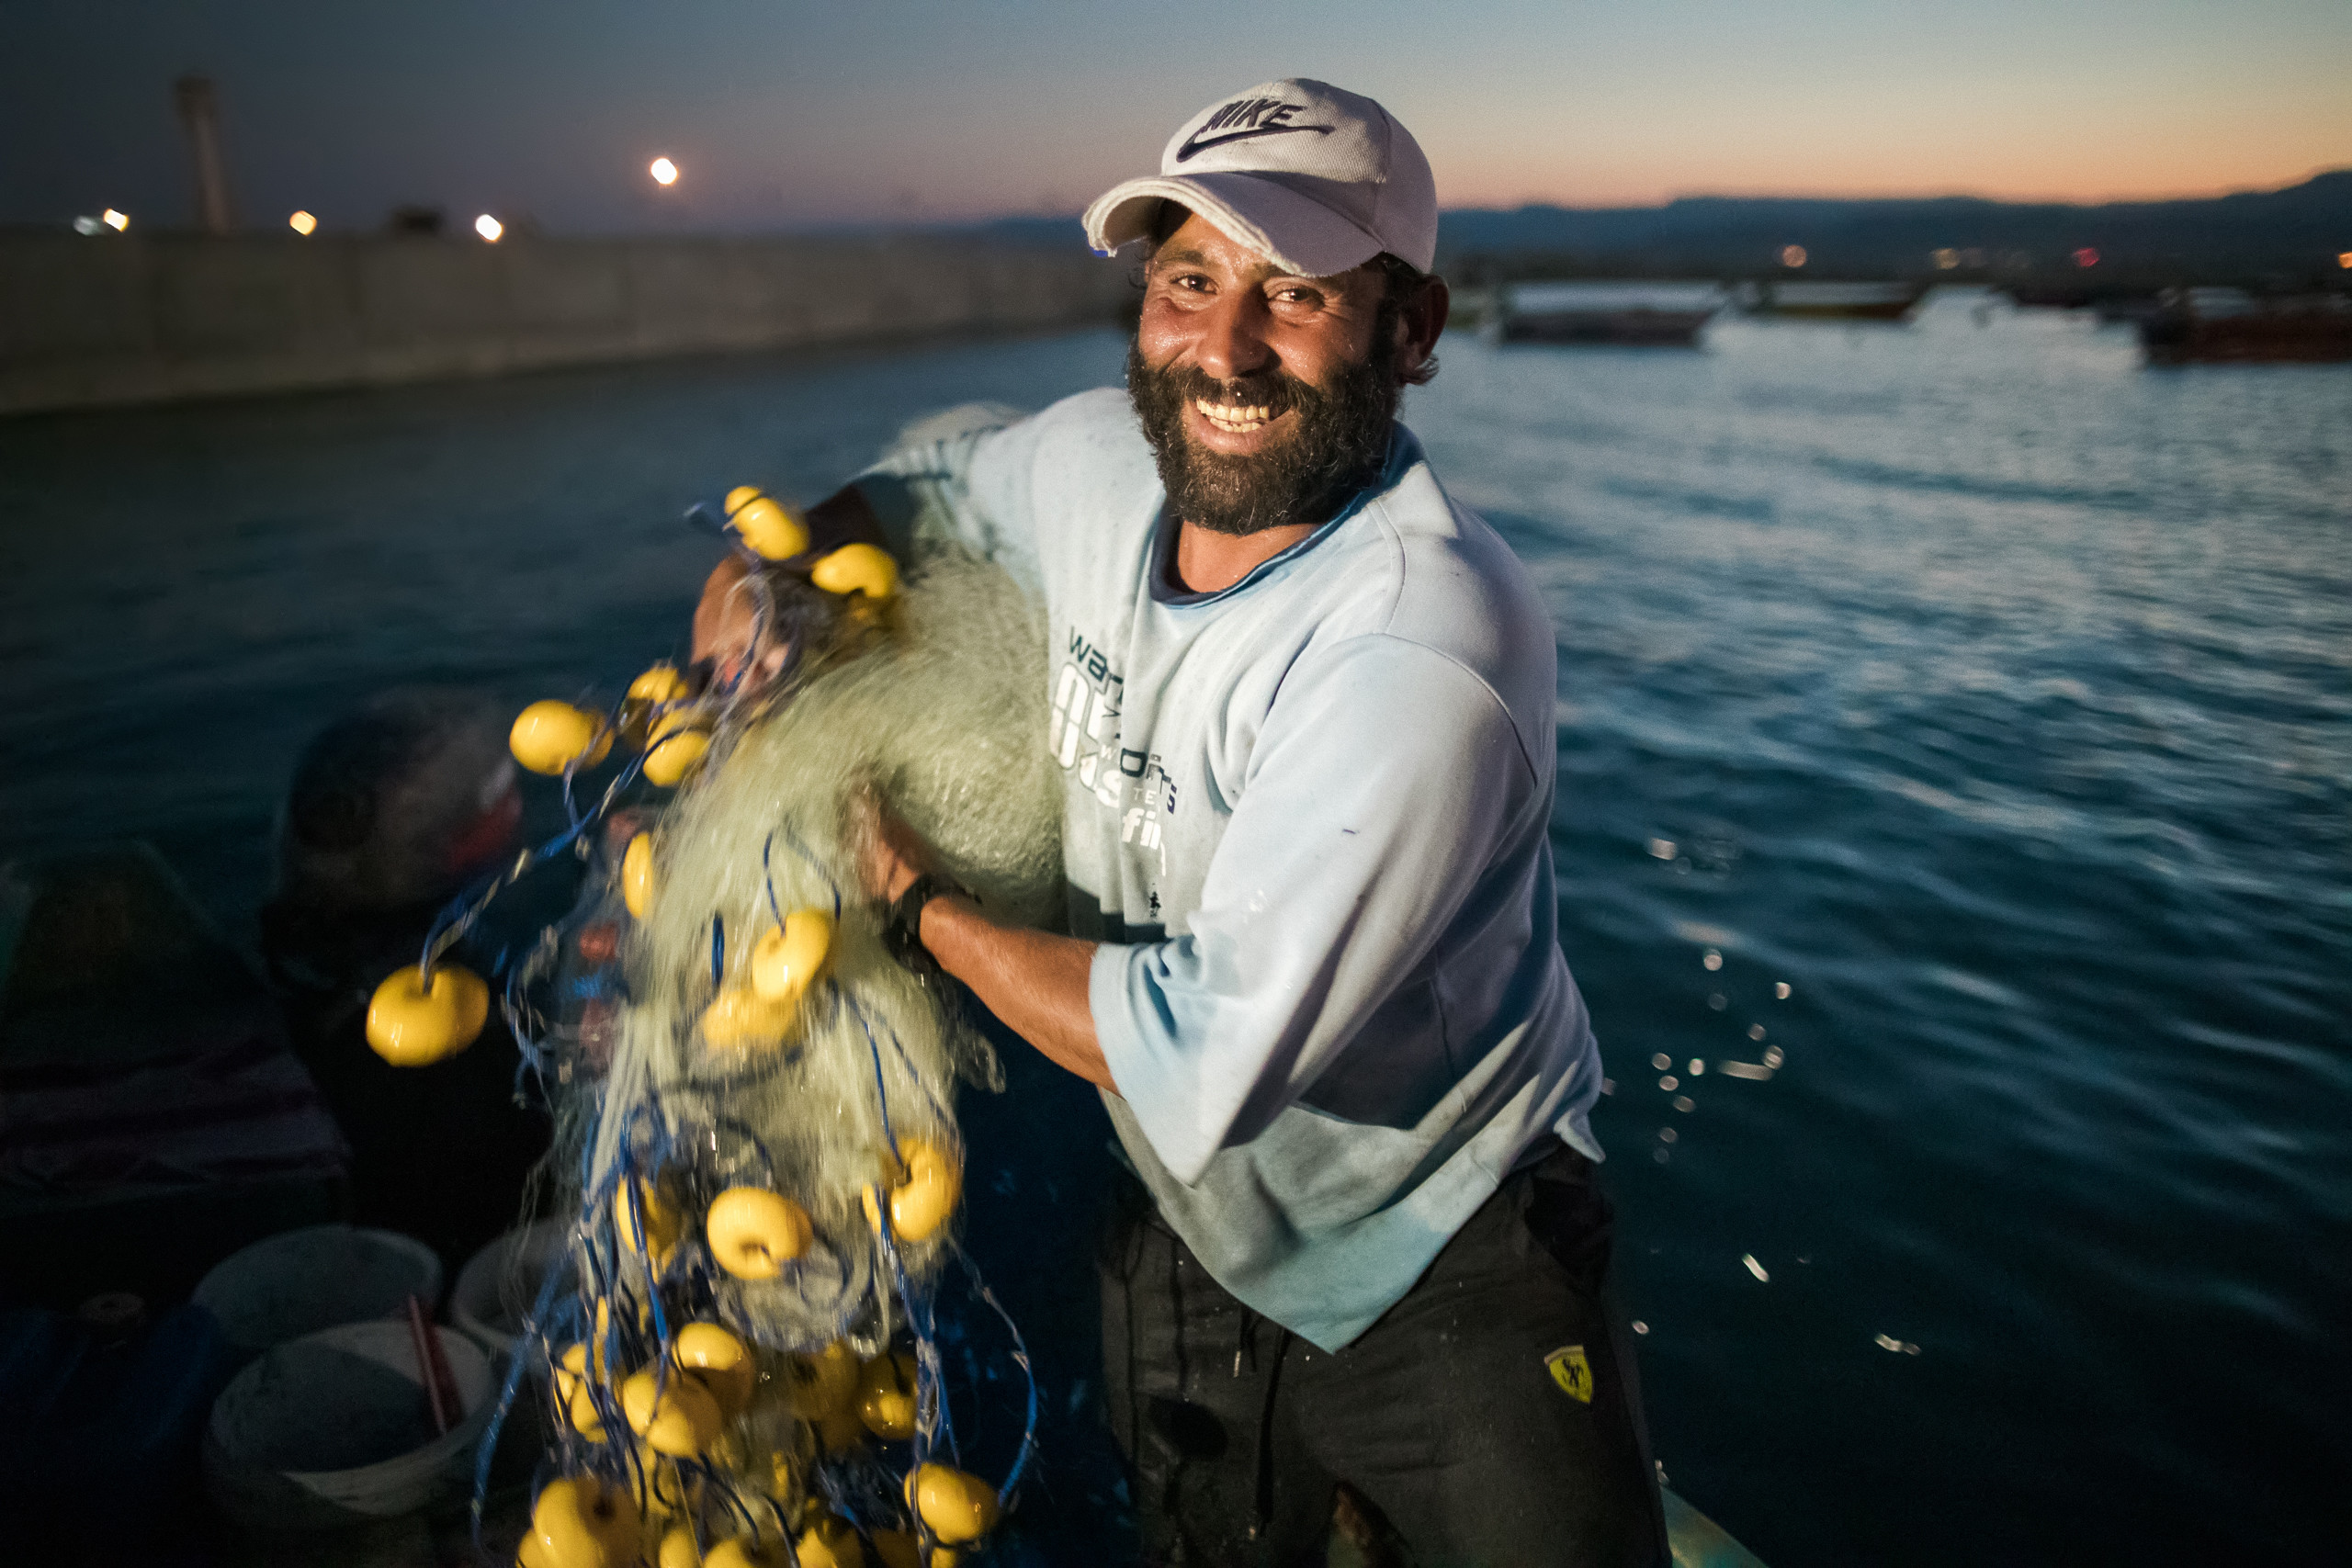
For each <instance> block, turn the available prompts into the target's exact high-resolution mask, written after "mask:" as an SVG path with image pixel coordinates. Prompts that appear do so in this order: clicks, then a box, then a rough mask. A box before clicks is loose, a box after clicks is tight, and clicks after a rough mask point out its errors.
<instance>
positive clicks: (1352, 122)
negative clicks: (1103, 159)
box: [1086, 77, 1437, 277]
mask: <svg viewBox="0 0 2352 1568" xmlns="http://www.w3.org/2000/svg"><path fill="white" fill-rule="evenodd" d="M1163 201H1172V202H1175V203H1177V204H1179V205H1180V206H1183V207H1188V208H1190V209H1193V211H1195V212H1197V213H1199V214H1200V215H1201V216H1202V217H1204V218H1205V219H1207V220H1209V221H1210V222H1212V223H1214V224H1216V226H1217V227H1218V228H1219V229H1221V230H1223V231H1225V233H1226V234H1227V236H1228V237H1230V238H1232V239H1234V240H1237V241H1238V242H1240V243H1242V244H1245V245H1248V246H1249V247H1250V248H1251V249H1252V250H1256V251H1261V252H1263V253H1264V254H1266V255H1267V256H1268V257H1270V258H1272V261H1273V263H1274V265H1276V266H1279V267H1282V268H1283V269H1284V270H1286V271H1289V272H1294V273H1296V274H1298V275H1300V276H1305V277H1329V276H1332V275H1334V274H1336V273H1342V272H1346V271H1348V270H1349V269H1351V268H1352V267H1358V266H1362V265H1363V264H1364V263H1366V262H1368V261H1370V260H1371V259H1372V258H1373V257H1374V256H1376V255H1378V254H1380V253H1381V252H1383V251H1386V252H1387V253H1389V254H1391V255H1394V256H1397V257H1399V258H1401V259H1403V260H1405V261H1408V262H1410V263H1411V264H1412V265H1414V266H1416V267H1419V269H1420V270H1421V271H1423V272H1427V271H1429V270H1430V267H1431V266H1433V265H1435V264H1436V261H1437V181H1436V180H1435V179H1434V178H1433V177H1431V175H1430V161H1429V159H1427V158H1426V157H1424V156H1422V154H1421V146H1420V143H1419V142H1418V141H1414V140H1413V136H1412V133H1411V132H1410V131H1408V130H1406V129H1405V128H1404V127H1403V126H1401V125H1399V124H1397V118H1396V117H1395V116H1394V115H1391V114H1390V113H1389V112H1388V111H1387V110H1386V109H1385V108H1382V107H1380V106H1379V105H1378V104H1376V103H1374V102H1373V101H1372V100H1371V99H1370V98H1366V97H1362V96H1358V95H1356V94H1354V93H1348V92H1342V91H1340V89H1339V88H1337V87H1334V86H1332V85H1330V84H1329V83H1327V82H1316V81H1310V80H1308V79H1307V78H1306V77H1293V78H1290V79H1287V80H1284V81H1280V82H1265V83H1261V84H1260V85H1257V86H1255V87H1251V88H1250V89H1249V90H1248V91H1247V92H1243V93H1238V94H1236V95H1234V96H1230V97H1225V98H1219V99H1218V100H1217V101H1216V102H1215V103H1213V104H1211V105H1210V106H1209V107H1206V108H1204V109H1203V110H1202V111H1201V112H1200V113H1198V114H1196V115H1194V116H1193V118H1191V119H1189V120H1186V121H1185V122H1184V124H1183V126H1182V128H1181V129H1179V130H1177V132H1176V134H1175V135H1174V136H1172V137H1170V138H1169V141H1168V148H1167V151H1165V152H1162V153H1160V155H1159V174H1158V175H1156V176H1148V177H1146V178H1144V179H1139V180H1129V181H1127V182H1126V183H1125V184H1124V185H1119V186H1113V187H1112V188H1111V189H1110V190H1109V191H1108V192H1106V193H1105V194H1104V195H1103V196H1102V197H1100V198H1099V199H1097V200H1096V201H1095V203H1094V205H1093V206H1091V207H1090V208H1088V209H1086V242H1087V243H1088V244H1091V245H1092V246H1093V247H1094V249H1095V251H1096V252H1097V253H1098V254H1103V255H1106V256H1107V255H1111V254H1114V253H1115V252H1117V250H1118V249H1119V248H1120V247H1121V246H1122V245H1125V244H1129V243H1133V242H1135V241H1136V240H1140V239H1143V238H1145V237H1146V236H1148V234H1150V232H1151V226H1152V220H1154V219H1155V218H1156V217H1157V216H1158V214H1159V204H1160V203H1161V202H1163Z"/></svg>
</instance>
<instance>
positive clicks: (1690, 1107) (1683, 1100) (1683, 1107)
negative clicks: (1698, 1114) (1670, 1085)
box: [1674, 1094, 1699, 1111]
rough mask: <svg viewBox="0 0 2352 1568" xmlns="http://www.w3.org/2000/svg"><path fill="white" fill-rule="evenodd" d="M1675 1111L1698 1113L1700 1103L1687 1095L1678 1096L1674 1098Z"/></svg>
mask: <svg viewBox="0 0 2352 1568" xmlns="http://www.w3.org/2000/svg"><path fill="white" fill-rule="evenodd" d="M1674 1109H1676V1110H1677V1111H1696V1110H1698V1109H1699V1102H1698V1101H1697V1100H1693V1099H1691V1097H1690V1096H1689V1095H1687V1094H1678V1095H1676V1096H1675V1097H1674Z"/></svg>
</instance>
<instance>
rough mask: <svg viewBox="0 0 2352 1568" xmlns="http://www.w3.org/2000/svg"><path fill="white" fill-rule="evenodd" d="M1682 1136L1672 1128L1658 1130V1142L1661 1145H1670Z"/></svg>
mask: <svg viewBox="0 0 2352 1568" xmlns="http://www.w3.org/2000/svg"><path fill="white" fill-rule="evenodd" d="M1680 1136H1682V1134H1679V1133H1678V1132H1676V1131H1675V1130H1674V1129H1673V1128H1671V1127H1660V1128H1659V1129H1658V1130H1657V1141H1658V1142H1659V1143H1661V1144H1670V1143H1672V1142H1674V1140H1675V1139H1677V1138H1679V1137H1680Z"/></svg>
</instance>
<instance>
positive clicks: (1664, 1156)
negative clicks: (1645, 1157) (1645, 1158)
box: [1650, 1149, 1674, 1165]
mask: <svg viewBox="0 0 2352 1568" xmlns="http://www.w3.org/2000/svg"><path fill="white" fill-rule="evenodd" d="M1673 1157H1674V1156H1672V1155H1670V1154H1668V1152H1667V1151H1666V1150H1664V1149H1652V1150H1651V1151H1650V1158H1652V1159H1654V1160H1656V1161H1657V1163H1658V1164H1660V1165H1664V1164H1665V1163H1666V1162H1667V1161H1668V1160H1670V1159H1672V1158H1673Z"/></svg>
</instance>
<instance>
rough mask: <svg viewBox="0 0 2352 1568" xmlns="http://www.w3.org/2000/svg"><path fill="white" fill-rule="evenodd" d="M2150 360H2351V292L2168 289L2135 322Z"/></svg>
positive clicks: (2292, 362) (2311, 362) (2302, 362)
mask: <svg viewBox="0 0 2352 1568" xmlns="http://www.w3.org/2000/svg"><path fill="white" fill-rule="evenodd" d="M2140 346H2141V347H2142V348H2143V349H2144V350H2145V351H2146V353H2147V355H2148V363H2150V364H2151V365H2326V364H2336V363H2341V362H2344V361H2346V360H2352V299H2346V297H2345V296H2343V295H2340V294H2319V295H2304V296H2300V297H2294V298H2288V299H2257V298H2256V297H2255V296H2253V295H2250V294H2248V293H2246V292H2245V291H2244V290H2242V289H2236V288H2180V289H2169V290H2167V291H2166V292H2165V297H2164V299H2163V300H2162V303H2161V305H2160V307H2159V309H2158V310H2156V311H2155V312H2154V314H2152V315H2150V316H2148V317H2147V318H2145V319H2144V320H2143V321H2141V322H2140Z"/></svg>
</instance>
